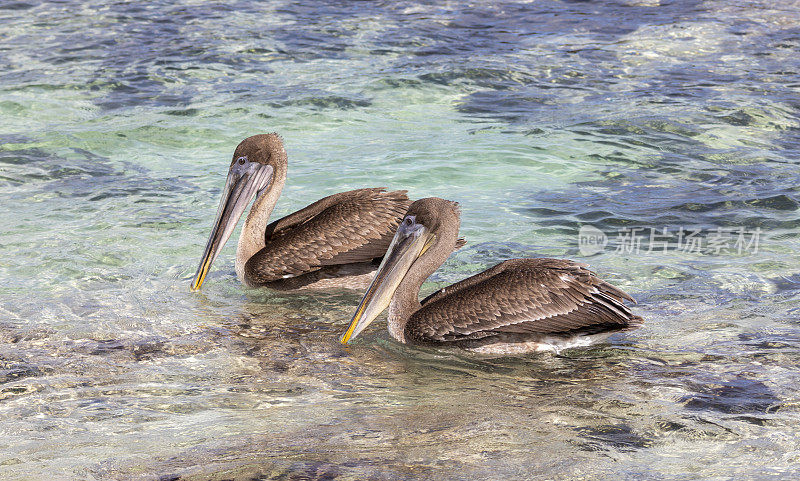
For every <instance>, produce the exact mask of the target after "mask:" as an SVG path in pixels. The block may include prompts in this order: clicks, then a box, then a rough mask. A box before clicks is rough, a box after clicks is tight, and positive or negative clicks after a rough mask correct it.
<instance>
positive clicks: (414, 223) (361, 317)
mask: <svg viewBox="0 0 800 481" xmlns="http://www.w3.org/2000/svg"><path fill="white" fill-rule="evenodd" d="M459 224H460V216H459V208H458V203H457V202H451V201H449V200H444V199H439V198H437V197H429V198H426V199H420V200H418V201H416V202H414V203H413V204H411V206H410V207H409V208H408V212H407V213H406V215H405V217H404V218H403V220H402V222H401V223H400V225H399V226H398V228H397V232H396V233H395V235H394V238H393V239H392V243H391V244H390V245H389V249H388V250H387V251H386V254H385V255H384V257H383V261H382V262H381V265H380V267H378V271H377V272H376V273H375V278H374V279H373V280H372V283H371V284H370V285H369V288H368V289H367V292H366V294H364V298H363V299H362V300H361V303H360V304H359V305H358V309H356V313H355V314H354V315H353V318H352V320H351V321H350V326H349V327H348V328H347V331H346V332H345V333H344V335H343V336H342V338H341V339H340V341H341V342H342V344H347V343H348V342H349V341H350V339H352V338H354V337H356V336H357V335H358V334H359V333H360V332H361V331H363V330H364V329H365V328H366V327H367V326H368V325H370V323H371V322H372V321H374V320H375V318H376V317H378V315H380V313H381V312H383V311H384V309H386V308H387V307H388V306H389V303H390V302H391V300H392V297H393V296H394V295H395V292H396V291H398V287H399V286H400V284H401V283H402V282H403V280H404V279H406V278H407V277H411V276H413V277H414V281H415V282H416V283H417V284H418V285H415V286H411V285H408V286H407V288H408V290H412V291H413V292H414V293H415V295H416V293H417V292H419V287H420V285H422V282H423V281H424V280H425V279H426V278H427V277H428V276H429V275H430V274H432V273H433V271H434V270H436V268H437V267H438V266H439V265H440V264H441V263H442V262H444V260H445V259H446V258H447V256H449V255H450V253H451V252H453V250H454V249H455V248H456V245H457V243H458V239H457V238H458V228H459ZM462 242H463V240H462ZM428 251H430V253H429V255H428V256H425V257H423V255H424V254H425V253H426V252H428ZM414 289H416V290H414ZM417 303H418V301H417Z"/></svg>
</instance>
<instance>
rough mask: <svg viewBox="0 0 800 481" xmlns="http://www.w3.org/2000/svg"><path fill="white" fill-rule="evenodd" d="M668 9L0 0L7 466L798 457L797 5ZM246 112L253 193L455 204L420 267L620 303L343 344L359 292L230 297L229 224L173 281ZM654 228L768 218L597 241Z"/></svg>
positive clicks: (438, 471) (579, 467)
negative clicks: (570, 341) (273, 188)
mask: <svg viewBox="0 0 800 481" xmlns="http://www.w3.org/2000/svg"><path fill="white" fill-rule="evenodd" d="M661 3H662V5H659V2H658V1H657V0H642V1H635V0H630V1H622V2H604V3H603V4H596V3H588V2H578V1H564V2H558V1H532V2H520V3H515V2H508V1H500V2H494V1H493V2H477V3H474V4H472V5H471V6H469V7H467V6H466V5H465V4H464V3H463V2H437V4H435V5H434V4H428V3H427V2H424V3H423V2H419V3H418V2H358V3H350V2H334V1H331V2H305V3H302V4H297V3H296V2H285V3H282V2H250V1H241V2H218V3H204V2H201V1H197V0H183V1H181V2H167V1H160V2H138V1H132V2H123V1H116V2H107V1H105V0H103V1H77V0H64V1H60V2H46V3H45V2H39V1H36V0H6V1H4V2H2V3H0V216H1V217H0V218H2V219H3V225H2V229H0V280H2V282H0V478H2V479H4V480H10V479H153V478H156V479H158V478H161V479H175V478H178V477H180V478H182V479H231V478H235V479H272V478H278V479H309V478H310V479H332V478H339V479H364V478H370V479H380V480H383V479H409V478H413V479H531V478H537V479H555V478H570V479H576V478H577V479H645V478H646V479H700V478H702V479H733V478H735V479H795V478H797V477H798V476H799V475H800V467H798V466H800V395H799V394H798V390H797V386H798V385H800V371H798V362H800V325H798V320H797V319H798V316H799V315H800V268H799V267H798V266H800V262H799V261H800V255H799V254H798V252H800V239H799V238H798V227H800V215H799V213H798V205H800V188H799V187H798V185H800V168H799V167H798V159H800V54H799V53H798V52H799V51H800V28H799V27H798V25H800V7H798V5H797V3H796V2H790V1H763V2H749V1H748V2H745V1H730V0H725V1H677V2H661ZM266 131H279V132H280V133H281V134H282V135H283V136H284V138H285V141H286V144H287V149H288V153H289V157H290V170H289V180H288V185H287V188H286V189H285V190H284V195H283V196H282V198H281V200H280V203H279V205H278V208H277V210H276V214H286V213H288V212H291V211H293V210H296V209H298V208H300V207H302V206H304V205H306V204H308V203H309V202H311V201H314V200H316V199H318V198H320V197H321V196H323V195H327V194H331V193H334V192H337V191H342V190H347V189H352V188H357V187H363V186H387V187H391V188H406V189H408V190H409V192H410V194H411V195H412V196H413V197H422V196H429V195H437V196H442V197H446V198H448V199H451V200H457V201H459V202H461V204H462V206H463V219H462V234H463V235H464V236H465V237H466V238H467V240H468V241H469V244H468V245H467V247H465V248H464V249H462V250H461V251H459V252H458V253H456V254H455V255H453V256H452V257H451V258H450V259H449V260H448V262H447V263H446V264H445V265H444V266H443V267H442V268H441V269H440V270H439V271H438V272H437V273H436V274H435V275H434V277H433V278H432V282H430V283H429V284H426V286H425V289H426V290H428V291H429V290H432V289H434V288H435V287H437V286H441V285H444V284H446V283H449V282H453V281H456V280H458V279H460V278H463V277H465V276H466V275H467V274H469V273H474V272H477V271H479V270H481V269H484V268H486V267H489V266H491V265H493V264H494V263H496V262H498V261H500V260H502V259H506V258H510V257H519V256H564V257H569V258H573V259H576V260H582V261H585V262H589V263H590V264H591V265H592V267H593V268H594V269H595V270H596V271H598V272H599V273H600V274H601V275H602V276H603V277H605V278H607V279H609V280H611V281H613V282H614V283H615V284H617V285H619V286H620V287H622V288H624V289H625V290H627V291H628V292H630V293H631V294H632V295H633V296H634V297H636V298H637V300H639V305H638V307H637V308H636V312H637V313H639V314H641V315H642V316H644V317H645V319H646V326H645V327H644V328H642V329H640V330H638V331H635V332H632V333H629V334H627V335H622V336H616V337H613V338H612V339H611V340H610V342H609V343H608V344H604V345H600V346H598V347H596V348H592V349H585V350H573V351H566V352H564V353H562V355H560V356H554V355H551V354H543V355H531V356H526V357H519V358H501V359H482V358H475V357H471V356H467V355H464V354H459V353H451V352H441V351H435V350H423V349H415V348H412V347H407V346H402V345H398V344H397V343H395V342H393V341H391V340H390V339H389V337H388V335H387V334H386V332H385V327H384V326H383V325H381V324H380V323H376V325H375V327H374V328H371V329H370V330H368V331H367V332H366V333H365V334H364V335H363V336H362V337H361V338H360V340H359V341H358V342H355V343H354V344H353V345H352V346H351V347H349V348H347V349H345V348H343V347H342V346H340V345H339V344H338V343H337V337H338V335H339V334H340V333H341V332H342V330H343V329H344V328H345V326H346V323H347V321H348V319H349V315H350V313H351V311H352V310H353V307H354V305H355V304H356V303H357V301H358V294H357V293H353V292H327V293H321V294H314V295H312V294H303V295H289V294H280V293H275V292H261V291H258V290H248V289H246V288H243V287H242V286H241V285H239V284H238V282H237V281H236V279H235V275H234V273H233V252H234V245H230V246H227V247H226V249H225V251H224V253H223V255H222V256H221V257H220V259H219V260H218V262H217V264H216V265H215V268H214V270H212V272H211V274H210V277H209V279H208V280H207V283H206V285H205V286H204V288H203V291H202V292H201V293H199V294H196V293H190V292H189V289H188V284H189V277H190V276H191V274H192V273H193V272H194V269H195V268H196V264H197V262H198V260H199V256H200V254H201V252H202V249H203V246H204V244H205V240H206V236H207V234H208V229H209V227H210V224H211V221H212V219H213V216H214V213H215V210H216V204H217V202H218V194H219V191H220V188H221V186H222V184H223V182H224V176H225V169H226V165H227V163H228V162H229V160H230V155H231V153H232V149H233V148H234V147H235V145H236V144H237V143H238V142H239V140H241V139H242V138H244V137H245V136H248V135H251V134H255V133H259V132H266ZM584 224H588V225H592V226H594V227H596V228H598V229H600V230H601V231H603V232H604V233H606V234H607V235H608V237H609V239H610V241H609V245H608V246H607V247H606V249H605V250H604V251H603V252H601V253H600V254H597V255H593V256H584V255H582V254H581V252H580V250H579V248H578V230H579V228H580V227H581V226H582V225H584ZM651 227H653V228H657V229H663V228H664V227H667V228H669V229H670V230H671V231H674V230H677V229H678V228H679V227H686V228H701V229H703V230H704V232H706V233H707V232H710V231H711V230H713V229H716V228H724V229H739V228H742V229H746V230H747V231H748V232H753V231H755V230H756V229H760V232H761V234H760V243H759V246H758V249H757V251H756V249H754V248H753V246H751V248H749V249H746V250H745V251H744V252H732V250H729V251H723V252H720V253H716V254H715V253H708V252H692V251H689V252H687V251H681V250H679V249H677V248H673V247H674V246H668V247H669V248H668V249H667V251H666V252H665V251H664V250H663V249H656V250H654V251H653V252H642V251H640V252H638V253H637V252H615V251H614V245H615V242H616V240H615V239H616V238H617V234H618V233H619V232H620V229H626V228H645V229H649V228H651ZM673 240H675V239H673ZM232 244H233V243H232Z"/></svg>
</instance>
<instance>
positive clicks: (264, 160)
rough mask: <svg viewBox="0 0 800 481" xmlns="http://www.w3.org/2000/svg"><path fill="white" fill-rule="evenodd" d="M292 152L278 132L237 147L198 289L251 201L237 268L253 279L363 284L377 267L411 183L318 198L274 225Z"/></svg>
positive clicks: (289, 284)
mask: <svg viewBox="0 0 800 481" xmlns="http://www.w3.org/2000/svg"><path fill="white" fill-rule="evenodd" d="M286 169H287V158H286V150H284V148H283V141H282V140H281V138H280V136H279V135H278V134H275V133H272V134H261V135H254V136H252V137H248V138H246V139H244V140H243V141H242V142H241V143H240V144H239V145H238V147H236V150H235V151H234V153H233V160H232V161H231V166H230V169H229V171H228V179H227V181H226V182H225V188H224V189H223V191H222V199H221V200H220V203H219V209H218V210H217V218H216V220H215V221H214V227H213V229H212V231H211V236H210V237H209V238H208V243H207V244H206V249H205V252H204V253H203V258H202V259H201V260H200V267H198V268H197V274H195V277H194V281H193V282H192V290H197V289H200V286H202V285H203V281H204V280H205V278H206V274H208V270H209V268H210V267H211V263H212V262H214V259H216V257H217V255H219V252H220V251H221V250H222V247H223V246H224V245H225V242H227V240H228V238H230V236H231V234H232V233H233V229H234V228H235V227H236V224H237V222H238V221H239V218H240V217H241V216H242V213H244V210H245V208H247V205H248V204H249V203H250V201H251V200H252V199H253V197H255V198H256V200H255V202H254V203H253V207H252V208H251V209H250V213H249V214H248V215H247V218H246V219H245V221H244V226H243V227H242V232H241V234H240V236H239V246H238V248H237V249H236V275H237V276H238V277H239V280H240V281H242V282H243V283H244V284H246V285H248V286H250V287H256V286H268V287H272V288H277V289H299V288H324V287H337V286H338V287H350V288H357V287H360V288H363V287H364V286H366V285H367V284H368V283H369V274H370V273H371V272H373V271H374V270H375V269H376V268H377V264H378V262H377V261H378V260H379V259H380V258H381V257H383V254H384V253H385V252H386V248H387V247H388V246H389V243H390V242H391V240H392V234H393V233H394V231H395V229H396V228H397V226H398V224H399V223H400V220H401V219H402V217H403V214H404V213H405V212H406V210H407V209H408V206H409V204H411V201H410V200H408V197H406V193H405V191H394V192H385V190H384V189H359V190H351V191H349V192H341V193H339V194H334V195H331V196H329V197H325V198H323V199H320V200H318V201H317V202H314V203H313V204H311V205H309V206H308V207H306V208H305V209H302V210H299V211H297V212H295V213H294V214H290V215H287V216H286V217H284V218H282V219H279V220H277V221H275V222H272V223H271V224H269V225H267V221H268V220H269V216H270V214H272V210H273V208H274V207H275V203H276V202H277V200H278V197H279V196H280V195H281V190H283V185H284V183H285V182H286Z"/></svg>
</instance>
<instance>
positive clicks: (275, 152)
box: [192, 133, 287, 291]
mask: <svg viewBox="0 0 800 481" xmlns="http://www.w3.org/2000/svg"><path fill="white" fill-rule="evenodd" d="M286 162H287V159H286V150H285V149H284V148H283V141H282V140H281V137H280V136H279V135H278V134H275V133H272V134H260V135H254V136H252V137H248V138H246V139H244V140H243V141H242V142H241V143H239V145H238V146H237V147H236V150H235V151H234V153H233V159H232V160H231V165H230V167H229V168H228V179H227V180H226V181H225V187H224V188H223V189H222V198H221V199H220V201H219V208H218V209H217V217H216V219H215V220H214V226H213V228H212V230H211V235H210V236H209V238H208V243H207V244H206V249H205V252H203V258H202V259H201V260H200V266H199V267H198V268H197V273H196V274H195V276H194V280H193V281H192V290H195V291H196V290H198V289H200V286H202V285H203V281H204V280H205V278H206V274H208V271H209V269H210V268H211V263H212V262H214V259H216V258H217V255H219V253H220V251H221V250H222V247H223V246H224V245H225V243H226V242H227V241H228V239H229V238H230V236H231V234H232V233H233V230H234V229H235V228H236V224H237V223H238V222H239V218H240V217H241V216H242V214H243V213H244V211H245V209H246V208H247V206H248V204H250V201H251V200H253V198H254V197H261V195H262V194H263V193H264V192H266V191H268V190H270V189H271V188H272V187H273V184H274V183H275V182H274V177H275V171H276V170H277V169H278V168H281V167H283V168H284V169H283V170H285V166H286Z"/></svg>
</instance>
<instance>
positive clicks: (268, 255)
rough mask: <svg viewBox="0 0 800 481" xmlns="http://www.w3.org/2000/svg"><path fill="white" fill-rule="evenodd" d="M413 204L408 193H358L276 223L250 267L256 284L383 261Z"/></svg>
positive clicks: (324, 201)
mask: <svg viewBox="0 0 800 481" xmlns="http://www.w3.org/2000/svg"><path fill="white" fill-rule="evenodd" d="M410 204H411V201H410V200H408V197H407V196H406V193H405V191H393V192H386V191H385V190H384V189H359V190H352V191H349V192H342V193H339V194H334V195H332V196H329V197H326V198H324V199H320V200H319V201H317V202H315V203H314V204H311V205H310V206H308V207H306V208H305V209H302V210H300V211H298V212H295V213H294V214H290V215H288V216H286V217H284V218H283V219H280V220H278V221H276V222H273V223H271V224H270V225H269V226H268V227H267V229H266V231H267V232H266V233H265V236H266V246H265V247H264V248H263V249H261V250H260V251H258V252H257V253H256V254H255V255H254V256H253V257H251V258H250V259H249V260H248V261H247V264H246V265H245V270H246V272H247V274H248V276H249V278H251V279H253V280H254V281H255V282H257V283H267V282H273V281H276V280H280V279H283V278H286V277H287V276H289V277H291V276H298V275H301V274H305V273H308V272H313V271H315V270H317V269H320V268H321V267H325V266H333V265H340V264H350V263H357V262H368V261H370V260H372V259H374V258H377V257H382V256H383V255H384V253H385V252H386V249H387V248H388V247H389V244H390V243H391V241H392V236H394V232H395V230H396V229H397V226H398V224H399V223H400V221H401V220H402V217H403V215H405V213H406V211H407V210H408V206H409V205H410Z"/></svg>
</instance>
